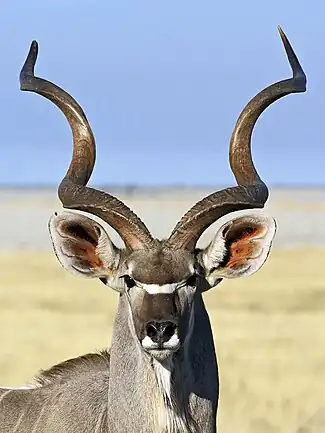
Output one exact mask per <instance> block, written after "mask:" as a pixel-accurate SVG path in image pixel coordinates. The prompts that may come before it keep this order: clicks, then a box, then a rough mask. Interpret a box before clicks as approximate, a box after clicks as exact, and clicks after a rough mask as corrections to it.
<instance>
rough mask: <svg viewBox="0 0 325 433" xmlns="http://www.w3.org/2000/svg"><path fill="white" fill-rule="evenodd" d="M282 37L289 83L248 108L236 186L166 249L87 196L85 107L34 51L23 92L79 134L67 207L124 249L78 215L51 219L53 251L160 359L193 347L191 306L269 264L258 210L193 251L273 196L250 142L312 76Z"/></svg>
mask: <svg viewBox="0 0 325 433" xmlns="http://www.w3.org/2000/svg"><path fill="white" fill-rule="evenodd" d="M279 32H280V36H281V39H282V42H283V44H284V48H285V50H286V54H287V57H288V59H289V62H290V65H291V68H292V71H293V77H292V78H290V79H287V80H283V81H279V82H277V83H275V84H273V85H271V86H269V87H267V88H265V89H264V90H262V91H261V92H260V93H258V94H257V95H256V96H255V97H254V98H253V99H252V100H251V101H250V102H249V103H248V104H247V105H246V107H245V108H244V110H243V111H242V113H241V114H240V116H239V118H238V120H237V123H236V125H235V128H234V131H233V134H232V137H231V141H230V152H229V155H230V166H231V169H232V171H233V173H234V176H235V178H236V180H237V186H235V187H231V188H226V189H223V190H221V191H217V192H215V193H213V194H211V195H209V196H207V197H205V198H203V199H202V200H201V201H199V202H198V203H196V204H195V205H194V206H193V207H192V208H191V209H190V210H189V211H188V212H187V213H186V214H185V215H184V216H183V217H182V219H181V220H180V221H179V222H178V224H177V225H176V226H175V228H174V230H173V231H172V233H171V235H170V236H169V238H168V239H167V240H162V241H159V240H157V239H155V238H153V237H152V235H151V234H150V232H149V230H148V228H147V227H146V226H145V224H144V223H143V222H142V221H141V220H140V218H139V217H138V216H137V215H135V214H134V213H133V212H132V211H131V210H130V209H129V208H128V207H127V206H126V205H125V204H124V203H122V202H121V201H120V200H118V199H117V198H115V197H113V196H111V195H110V194H108V193H106V192H103V191H99V190H97V189H93V188H89V187H87V186H86V185H87V183H88V181H89V178H90V176H91V174H92V171H93V167H94V163H95V140H94V136H93V133H92V130H91V127H90V125H89V123H88V121H87V118H86V116H85V114H84V112H83V110H82V109H81V107H80V106H79V104H78V103H77V102H76V101H75V100H74V99H73V98H72V97H71V96H70V95H69V94H67V93H66V92H65V91H64V90H62V89H61V88H59V87H58V86H56V85H55V84H53V83H51V82H49V81H46V80H44V79H42V78H38V77H35V75H34V66H35V63H36V59H37V54H38V45H37V42H35V41H34V42H33V43H32V44H31V48H30V51H29V54H28V57H27V59H26V62H25V64H24V66H23V69H22V71H21V75H20V83H21V89H22V90H24V91H30V92H35V93H38V94H40V95H42V96H44V97H45V98H47V99H50V100H51V101H52V102H53V103H54V104H56V105H57V107H58V108H59V109H60V110H61V111H62V112H63V113H64V115H65V116H66V118H67V120H68V122H69V124H70V126H71V129H72V134H73V142H74V147H73V157H72V161H71V164H70V167H69V169H68V171H67V173H66V175H65V176H64V178H63V180H62V181H61V183H60V186H59V189H58V194H59V198H60V200H61V202H62V204H63V207H64V208H66V209H70V210H73V211H83V212H86V213H88V214H92V215H96V216H97V217H99V218H101V219H102V220H103V221H105V222H106V223H108V224H109V225H110V226H111V227H112V228H113V229H115V230H116V231H117V232H118V233H119V235H120V237H121V238H122V240H123V242H124V244H125V249H118V248H117V247H116V246H115V245H113V243H112V241H111V240H110V237H109V235H108V234H107V232H106V231H105V229H104V228H103V227H102V226H101V225H100V224H98V223H97V222H95V221H94V220H93V219H91V218H88V217H86V216H84V215H82V214H79V213H77V212H71V211H64V212H62V213H60V214H57V213H55V214H54V215H53V216H52V217H51V219H50V221H49V231H50V236H51V239H52V242H53V247H54V251H55V253H56V256H57V258H58V260H59V262H60V263H61V265H62V266H63V267H64V268H65V269H67V270H68V271H70V272H72V273H74V274H76V275H81V276H84V277H88V278H99V279H100V280H101V281H102V282H103V283H104V284H106V285H107V286H110V287H112V288H113V289H115V290H117V291H118V292H120V294H121V296H123V297H125V299H127V305H128V306H129V318H130V320H129V326H130V330H131V332H132V334H133V336H134V338H135V339H136V341H138V343H139V346H140V347H141V349H142V350H143V351H144V352H146V353H148V354H150V355H151V356H153V357H154V358H155V359H157V360H163V359H166V358H168V357H170V356H171V355H172V353H174V352H176V351H177V350H178V349H179V347H180V346H181V345H182V344H184V342H185V341H187V340H188V339H189V338H190V335H191V330H192V329H193V326H195V325H194V323H193V305H194V304H195V299H196V297H197V296H200V294H201V293H202V292H203V291H206V290H208V289H209V288H212V287H214V286H216V285H217V284H218V283H220V281H222V279H224V278H237V277H242V276H248V275H252V274H253V273H254V272H256V271H258V270H259V269H260V268H261V266H262V265H263V264H264V262H265V260H266V259H267V256H268V253H269V251H270V248H271V244H272V240H273V238H274V235H275V232H276V223H275V221H274V219H273V218H271V217H269V216H267V215H265V214H262V213H260V212H257V211H251V212H250V213H249V214H247V215H245V216H239V217H236V218H233V219H231V220H230V221H228V222H226V223H225V224H223V225H222V226H221V227H220V228H219V230H218V231H217V233H216V235H215V237H214V239H213V240H212V241H211V243H210V244H209V245H208V246H207V247H206V248H204V249H199V248H197V247H196V244H197V241H198V239H199V238H200V236H201V235H202V233H203V232H204V231H205V230H206V229H207V228H208V227H209V226H210V225H211V224H212V223H214V222H215V221H217V220H218V219H219V218H221V217H223V216H225V215H226V214H229V213H231V212H234V211H240V210H245V209H254V208H263V207H264V205H265V203H266V201H267V198H268V188H267V186H266V185H265V184H264V183H263V181H262V180H261V178H260V177H259V175H258V173H257V171H256V169H255V167H254V164H253V161H252V156H251V136H252V131H253V128H254V125H255V123H256V121H257V119H258V117H259V116H260V115H261V113H262V112H263V111H264V110H265V109H266V108H267V107H268V106H269V105H270V104H271V103H273V102H275V101H276V100H278V99H279V98H281V97H283V96H285V95H288V94H290V93H298V92H304V91H305V90H306V77H305V74H304V72H303V70H302V68H301V66H300V64H299V61H298V59H297V57H296V55H295V53H294V51H293V49H292V47H291V45H290V43H289V41H288V39H287V38H286V36H285V34H284V33H283V31H282V30H281V29H280V28H279Z"/></svg>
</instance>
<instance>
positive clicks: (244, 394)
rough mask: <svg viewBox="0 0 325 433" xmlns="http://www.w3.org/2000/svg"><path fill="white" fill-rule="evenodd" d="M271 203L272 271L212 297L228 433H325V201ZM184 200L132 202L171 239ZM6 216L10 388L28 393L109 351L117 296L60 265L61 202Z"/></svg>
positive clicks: (30, 202)
mask: <svg viewBox="0 0 325 433" xmlns="http://www.w3.org/2000/svg"><path fill="white" fill-rule="evenodd" d="M201 194H202V193H200V194H198V195H200V196H201ZM273 195H274V199H273V201H271V199H270V201H271V204H270V206H269V209H268V210H269V212H270V213H271V214H273V215H274V216H275V217H276V219H277V220H278V223H279V229H278V235H277V242H275V246H274V249H273V250H272V252H271V255H270V257H269V260H268V261H267V263H266V264H265V265H264V267H263V268H262V269H261V270H260V271H259V272H258V273H257V274H255V275H254V276H252V277H249V278H246V279H241V280H237V281H234V280H233V281H224V282H223V283H222V284H221V285H220V286H219V287H217V288H215V289H213V290H211V291H210V292H208V293H206V294H205V299H206V303H207V306H208V310H209V314H210V317H211V321H212V325H213V330H214V338H215V344H216V348H217V354H218V360H219V369H220V384H221V389H220V408H219V415H218V425H219V431H220V432H221V433H233V432H239V431H240V432H241V433H246V432H247V433H248V432H249V433H271V432H279V433H282V432H283V433H291V432H292V433H294V432H297V430H298V428H300V427H302V426H303V425H304V424H305V423H306V422H307V421H308V419H309V418H310V417H311V416H312V415H314V414H315V413H316V412H317V411H318V410H319V409H322V408H324V410H323V412H321V414H323V417H324V422H322V425H321V428H320V429H317V430H312V432H313V433H314V432H315V433H316V432H317V433H320V432H321V431H324V430H325V242H324V237H325V229H324V228H323V225H322V223H323V224H324V221H325V218H324V216H325V215H324V208H325V206H324V200H325V194H324V193H323V192H319V193H317V192H311V193H309V194H308V193H307V192H306V191H305V192H302V193H299V194H298V193H297V192H292V193H289V192H283V191H278V192H276V193H274V194H273ZM185 196H186V194H185V195H184V194H183V195H182V199H179V197H180V196H177V195H176V196H173V197H172V198H171V197H170V196H168V197H167V198H166V197H162V198H161V201H162V202H163V203H162V204H160V205H157V200H158V199H157V198H156V199H155V200H154V203H153V199H151V201H150V200H149V199H148V198H144V197H141V198H140V199H136V198H133V199H129V200H127V202H128V203H129V204H130V205H131V206H133V207H134V209H135V210H136V211H138V213H139V214H141V216H142V215H143V216H144V219H145V221H146V222H148V226H149V227H150V228H152V227H153V226H154V227H155V229H153V231H154V234H155V235H158V236H161V235H167V234H168V230H169V229H171V228H172V225H173V223H175V222H176V219H177V217H179V216H181V214H182V212H183V211H185V210H186V207H187V206H189V205H190V204H192V203H193V201H195V199H196V198H197V197H196V195H195V193H193V194H189V196H188V197H185ZM272 197H273V196H272ZM286 197H287V198H286ZM292 197H293V198H292ZM302 197H305V198H302ZM311 197H314V198H313V199H312V200H311V199H310V198H311ZM288 198H290V200H289V199H288ZM2 208H3V209H4V212H3V213H2V216H1V218H2V224H1V225H0V226H1V227H2V229H1V230H2V233H0V235H1V238H2V239H3V240H4V241H3V245H2V248H1V252H0V274H1V285H0V340H1V353H0V383H1V384H2V385H4V386H19V385H22V384H24V383H25V382H27V381H29V380H30V379H31V378H32V377H33V376H34V374H35V373H36V372H37V371H38V370H39V369H40V368H46V367H49V366H51V365H52V364H54V363H56V362H59V361H62V360H63V359H66V358H70V357H73V356H78V355H80V354H83V353H86V352H89V351H94V350H97V349H101V348H103V347H106V346H109V344H110V338H111V331H112V323H113V319H114V314H115V308H116V305H117V301H118V296H117V294H116V293H115V292H113V291H110V290H109V289H108V288H106V287H105V286H104V285H103V284H101V283H100V282H98V281H90V280H83V279H81V278H76V277H73V276H70V275H69V274H68V273H67V272H66V271H64V270H63V269H62V268H61V267H60V265H59V264H58V262H57V260H56V258H55V257H54V254H53V253H52V251H51V248H50V245H49V241H48V237H47V232H46V224H47V219H48V216H49V215H50V213H51V212H52V211H53V210H58V209H59V207H58V205H57V202H55V192H50V193H49V192H47V193H42V194H36V193H32V192H30V193H26V192H25V193H16V192H11V193H10V194H9V193H6V194H4V199H3V200H2ZM141 210H144V212H143V211H142V212H141ZM164 212H165V213H166V217H165V216H164ZM146 214H147V215H146ZM167 214H168V215H169V216H168V218H169V219H167ZM148 220H149V221H148ZM159 220H160V221H164V227H162V226H159ZM167 226H168V227H167ZM157 229H158V230H157ZM211 230H212V232H213V230H215V227H214V228H213V229H211ZM211 230H210V232H209V235H211ZM157 232H158V233H157ZM113 238H114V235H113ZM114 239H115V238H114Z"/></svg>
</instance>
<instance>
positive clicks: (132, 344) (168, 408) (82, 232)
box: [0, 212, 275, 433]
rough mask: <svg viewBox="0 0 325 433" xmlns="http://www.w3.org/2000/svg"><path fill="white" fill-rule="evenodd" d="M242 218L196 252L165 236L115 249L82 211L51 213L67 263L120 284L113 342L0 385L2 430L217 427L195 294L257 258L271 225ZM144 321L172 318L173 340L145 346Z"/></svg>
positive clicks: (210, 354) (252, 266) (209, 353)
mask: <svg viewBox="0 0 325 433" xmlns="http://www.w3.org/2000/svg"><path fill="white" fill-rule="evenodd" d="M245 218H246V217H241V219H240V220H234V221H237V223H238V224H239V225H238V224H233V226H232V225H231V224H230V225H229V223H227V230H225V227H224V226H223V227H221V228H220V229H219V230H218V232H217V235H216V238H215V239H214V240H213V242H212V243H211V244H210V245H209V246H208V247H207V248H206V249H205V250H195V251H194V252H189V251H187V250H172V249H170V248H169V247H168V246H167V245H166V244H165V242H164V241H161V242H157V243H156V244H155V246H154V247H152V248H151V249H148V250H137V251H133V252H130V251H128V250H118V249H117V248H116V247H115V246H114V245H113V244H112V243H111V241H110V239H109V237H108V235H107V233H106V232H105V230H104V229H103V228H102V227H101V226H100V225H99V224H98V223H95V222H92V220H90V219H89V218H86V217H85V216H81V215H80V218H79V216H76V215H75V214H74V216H73V217H72V216H71V214H68V215H67V213H66V212H65V213H63V214H61V215H59V216H55V217H54V219H53V218H52V222H51V224H50V230H52V232H51V237H52V240H53V242H54V247H55V248H54V250H55V252H56V255H57V257H58V259H59V261H60V263H61V264H62V265H63V266H64V268H65V269H67V270H73V272H74V273H79V274H82V275H84V276H87V277H88V278H89V277H93V278H100V279H101V280H102V281H103V282H104V283H105V284H106V285H108V286H111V287H113V288H114V289H116V290H118V291H119V292H120V295H119V304H118V309H117V314H116V317H115V323H114V329H113V337H112V344H111V349H110V351H109V352H107V351H103V352H101V353H99V354H88V355H85V356H82V357H79V358H76V359H72V360H68V361H65V362H63V363H61V364H59V365H57V366H54V367H52V368H51V369H49V370H47V371H41V373H40V374H39V375H38V376H37V377H36V378H35V381H34V385H33V387H30V388H29V389H13V390H8V389H0V433H27V432H28V433H53V432H55V433H76V432H78V433H90V432H91V433H126V432H128V433H216V416H217V407H218V396H219V381H218V367H217V359H216V354H215V348H214V342H213V335H212V329H211V325H210V320H209V317H208V314H207V311H206V309H205V306H204V302H203V298H202V292H203V291H205V290H207V289H210V288H212V287H213V286H216V285H217V284H219V283H220V281H221V280H222V278H225V277H226V278H227V276H228V275H230V277H231V278H233V277H234V276H235V275H236V273H237V274H240V275H242V274H245V275H249V274H251V273H252V272H256V270H257V269H259V268H260V267H261V266H262V264H263V263H264V261H265V259H266V256H267V252H268V251H269V249H270V246H271V241H272V239H273V236H274V233H275V227H274V224H272V223H271V222H270V221H271V220H266V219H265V218H264V219H263V218H261V217H257V216H255V217H254V218H253V223H254V227H255V226H257V227H258V230H255V231H252V230H250V228H251V227H252V223H251V222H250V220H251V219H252V218H250V219H247V218H246V219H245ZM65 221H73V222H74V224H73V231H72V230H71V227H72V226H71V224H65ZM76 224H77V225H78V224H79V225H80V228H78V227H76ZM241 226H242V229H241V228H240V227H241ZM232 227H234V229H232ZM238 227H239V228H238ZM236 254H237V256H236ZM229 264H230V265H229ZM126 276H127V277H126ZM193 276H195V278H194V280H193ZM130 281H131V283H132V284H130ZM149 289H150V290H151V293H150V290H149ZM148 290H149V291H148ZM161 290H162V291H163V293H161V292H160V291H161ZM150 321H155V322H157V323H161V322H163V323H165V322H164V321H172V322H173V323H175V324H177V327H176V329H175V334H174V335H173V336H172V337H171V339H170V340H169V341H171V340H172V338H174V340H177V341H178V342H179V345H177V346H175V347H174V348H170V347H169V348H167V349H166V348H164V347H163V346H162V347H160V348H159V349H154V350H152V348H149V349H148V348H147V347H145V346H144V345H143V339H144V335H146V334H145V333H146V332H147V330H146V324H147V323H148V322H150ZM148 336H149V334H148V335H147V337H148ZM169 341H168V342H169Z"/></svg>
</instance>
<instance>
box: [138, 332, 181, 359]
mask: <svg viewBox="0 0 325 433" xmlns="http://www.w3.org/2000/svg"><path fill="white" fill-rule="evenodd" d="M141 345H142V347H143V349H144V350H145V351H146V352H147V353H149V354H150V355H151V356H152V357H153V358H155V359H158V360H160V361H161V360H164V359H167V358H169V357H170V356H172V355H173V353H175V352H177V350H178V349H179V348H180V345H181V343H180V340H179V338H178V336H177V335H176V334H174V335H173V336H172V337H171V338H170V339H169V340H168V341H165V342H156V341H153V340H152V339H151V338H150V337H148V336H146V337H145V338H144V339H143V340H142V342H141Z"/></svg>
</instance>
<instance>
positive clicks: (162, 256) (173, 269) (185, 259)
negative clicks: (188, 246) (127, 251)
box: [128, 245, 194, 285]
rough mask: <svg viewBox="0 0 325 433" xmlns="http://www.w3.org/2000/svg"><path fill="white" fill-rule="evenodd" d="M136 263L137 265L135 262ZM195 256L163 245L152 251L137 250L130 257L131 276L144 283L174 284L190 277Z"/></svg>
mask: <svg viewBox="0 0 325 433" xmlns="http://www.w3.org/2000/svg"><path fill="white" fill-rule="evenodd" d="M134 263H136V266H133V264H134ZM191 265H192V266H194V257H193V256H192V255H191V254H190V253H187V252H186V251H181V250H180V251H171V250H169V249H168V248H165V247H164V246H163V245H162V246H161V247H160V248H156V249H154V250H151V251H135V252H134V253H132V254H131V255H130V257H129V258H128V267H129V269H130V270H131V276H132V277H133V278H134V279H135V280H136V281H139V282H140V283H143V284H159V285H163V284H172V283H177V282H180V281H184V280H186V279H187V278H189V277H190V275H191V274H192V271H191V269H190V266H191Z"/></svg>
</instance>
